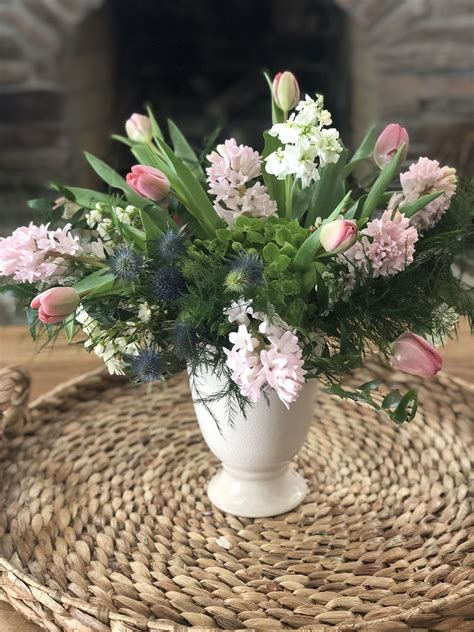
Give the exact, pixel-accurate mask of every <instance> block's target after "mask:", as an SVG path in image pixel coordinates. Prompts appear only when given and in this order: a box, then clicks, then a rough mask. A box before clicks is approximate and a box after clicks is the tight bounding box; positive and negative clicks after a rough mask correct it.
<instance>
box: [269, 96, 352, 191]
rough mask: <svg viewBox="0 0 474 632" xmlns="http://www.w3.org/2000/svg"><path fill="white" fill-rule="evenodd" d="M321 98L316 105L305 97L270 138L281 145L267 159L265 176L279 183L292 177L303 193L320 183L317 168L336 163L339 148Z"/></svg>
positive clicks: (318, 98)
mask: <svg viewBox="0 0 474 632" xmlns="http://www.w3.org/2000/svg"><path fill="white" fill-rule="evenodd" d="M323 105H324V103H323V97H322V96H321V95H318V97H317V99H316V101H315V100H314V99H312V98H311V97H309V96H308V95H306V98H305V100H304V101H300V102H299V103H298V105H297V106H296V112H294V113H293V114H291V116H290V118H289V119H288V120H287V121H285V122H284V123H277V124H276V125H274V126H273V127H272V128H271V130H270V131H269V134H270V135H271V136H275V137H277V138H278V140H279V141H280V142H281V143H282V145H283V146H282V147H279V148H278V149H277V150H276V151H274V152H273V153H272V154H270V155H269V156H267V157H266V159H265V161H266V165H265V169H266V171H267V173H270V174H272V175H275V176H276V177H277V178H278V179H279V180H284V179H285V178H286V176H289V175H294V176H295V177H296V178H298V179H300V180H301V186H302V188H303V189H305V188H306V187H308V186H309V185H310V184H311V183H312V182H316V181H317V180H319V168H320V167H324V166H325V165H327V164H329V163H331V162H337V161H338V160H339V154H340V153H341V151H342V145H341V143H340V142H339V132H338V131H337V129H335V128H334V127H331V128H328V129H325V128H327V126H328V125H331V123H332V119H331V114H330V113H329V112H328V111H327V110H325V109H324V107H323Z"/></svg>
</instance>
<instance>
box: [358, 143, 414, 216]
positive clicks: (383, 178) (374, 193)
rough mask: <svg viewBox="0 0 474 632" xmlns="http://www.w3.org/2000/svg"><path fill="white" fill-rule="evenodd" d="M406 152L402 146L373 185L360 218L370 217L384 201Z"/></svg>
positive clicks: (403, 145)
mask: <svg viewBox="0 0 474 632" xmlns="http://www.w3.org/2000/svg"><path fill="white" fill-rule="evenodd" d="M404 152H405V144H402V145H401V146H400V147H399V149H398V151H397V153H396V154H395V155H394V157H393V158H392V160H391V161H390V162H389V163H388V165H386V166H385V167H384V168H383V169H382V171H381V172H380V174H379V176H378V178H377V180H376V181H375V182H374V184H373V185H372V187H371V189H370V191H369V193H368V195H367V198H366V200H365V202H364V205H363V206H362V210H361V213H360V217H361V218H364V217H370V216H371V215H372V213H373V212H374V210H375V209H376V208H377V206H378V205H379V204H380V202H381V200H382V199H383V196H384V193H385V192H386V191H387V189H388V187H389V186H390V183H391V182H392V180H393V179H394V177H395V175H396V174H397V172H398V170H399V168H400V165H401V164H402V162H403V154H404Z"/></svg>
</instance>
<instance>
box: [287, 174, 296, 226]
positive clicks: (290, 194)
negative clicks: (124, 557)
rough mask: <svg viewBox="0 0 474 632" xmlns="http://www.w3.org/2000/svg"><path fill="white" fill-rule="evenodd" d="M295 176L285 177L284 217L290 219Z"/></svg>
mask: <svg viewBox="0 0 474 632" xmlns="http://www.w3.org/2000/svg"><path fill="white" fill-rule="evenodd" d="M295 184H296V178H294V179H293V178H292V177H291V176H286V178H285V206H286V217H287V218H288V219H291V216H292V213H293V192H294V190H295Z"/></svg>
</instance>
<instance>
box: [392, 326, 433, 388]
mask: <svg viewBox="0 0 474 632" xmlns="http://www.w3.org/2000/svg"><path fill="white" fill-rule="evenodd" d="M392 354H393V359H392V364H393V366H394V367H395V368H396V369H398V370H399V371H403V372H404V373H410V374H411V375H418V376H419V377H425V378H428V377H433V376H434V375H436V373H438V371H439V370H440V369H441V364H442V358H441V355H440V354H439V352H438V351H437V349H435V348H434V347H433V346H432V345H430V343H429V342H427V341H426V340H425V339H424V338H422V337H421V336H417V335H416V334H413V333H411V332H407V333H405V334H402V335H401V336H400V337H399V338H397V340H395V342H394V343H393V346H392Z"/></svg>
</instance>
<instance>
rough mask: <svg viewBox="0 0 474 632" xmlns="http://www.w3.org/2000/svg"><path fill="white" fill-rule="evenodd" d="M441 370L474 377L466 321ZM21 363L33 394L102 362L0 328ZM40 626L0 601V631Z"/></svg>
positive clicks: (2, 352) (4, 351)
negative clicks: (38, 349) (37, 343)
mask: <svg viewBox="0 0 474 632" xmlns="http://www.w3.org/2000/svg"><path fill="white" fill-rule="evenodd" d="M442 353H443V358H444V363H443V369H444V370H445V371H447V372H448V373H450V374H451V375H455V376H457V377H460V378H462V379H464V380H466V381H467V382H470V383H472V382H473V380H474V337H473V338H471V337H470V335H469V328H468V326H467V323H462V325H461V327H460V330H459V338H458V339H457V340H452V341H450V342H449V343H448V344H447V345H446V347H445V348H444V349H443V350H442ZM7 365H22V366H25V367H27V368H28V369H29V371H30V374H31V377H32V385H33V388H32V397H33V398H35V397H37V396H38V395H40V394H42V393H45V392H47V391H48V390H49V389H51V388H53V387H54V386H56V385H57V384H60V383H61V382H63V381H65V380H68V379H70V378H72V377H74V376H76V375H80V374H81V373H83V372H85V371H89V370H91V369H94V368H96V367H98V366H100V365H101V361H100V360H99V359H98V358H96V357H95V356H94V355H89V354H88V353H87V352H86V351H85V350H84V349H83V348H82V346H78V345H67V343H66V342H65V341H63V340H58V341H57V343H56V344H55V346H54V348H53V349H47V350H44V351H42V352H41V353H40V354H37V353H36V349H35V345H34V343H33V342H32V341H31V339H30V337H29V334H28V332H27V330H26V328H25V327H22V326H9V327H2V328H1V329H0V367H1V366H7ZM39 630H40V628H39V627H37V626H36V625H33V624H31V623H28V622H26V621H25V619H23V617H21V616H20V615H18V614H17V613H16V612H14V611H13V610H12V608H11V607H10V606H9V605H8V604H6V603H5V602H2V601H0V632H38V631H39Z"/></svg>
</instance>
